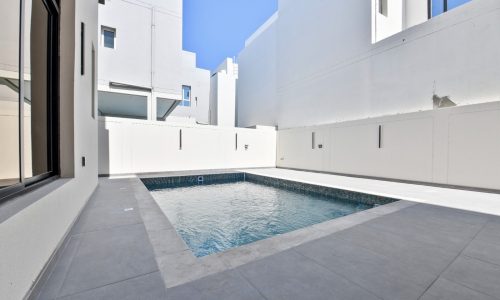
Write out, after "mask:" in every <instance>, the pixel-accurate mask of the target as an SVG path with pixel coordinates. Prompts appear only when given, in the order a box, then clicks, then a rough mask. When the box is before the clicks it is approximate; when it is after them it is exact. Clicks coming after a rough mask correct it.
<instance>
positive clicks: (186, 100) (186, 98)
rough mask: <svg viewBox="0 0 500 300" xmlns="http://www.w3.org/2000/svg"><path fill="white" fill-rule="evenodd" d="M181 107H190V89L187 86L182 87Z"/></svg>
mask: <svg viewBox="0 0 500 300" xmlns="http://www.w3.org/2000/svg"><path fill="white" fill-rule="evenodd" d="M181 106H188V107H189V106H191V87H190V86H187V85H183V86H182V102H181Z"/></svg>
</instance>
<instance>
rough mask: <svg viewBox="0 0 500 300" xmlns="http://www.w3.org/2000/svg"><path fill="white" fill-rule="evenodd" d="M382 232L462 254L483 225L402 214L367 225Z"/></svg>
mask: <svg viewBox="0 0 500 300" xmlns="http://www.w3.org/2000/svg"><path fill="white" fill-rule="evenodd" d="M365 225H366V226H370V227H373V228H375V229H377V230H380V231H386V232H391V233H394V234H398V235H400V236H402V237H404V238H408V239H411V240H414V241H416V242H419V243H424V244H428V245H431V246H435V247H441V248H444V249H446V250H449V251H453V252H457V253H458V252H460V251H462V250H463V249H464V248H465V246H467V245H468V244H469V243H470V241H472V239H473V238H474V236H475V235H476V234H477V233H478V232H479V231H480V230H481V229H482V227H483V226H484V225H482V224H475V225H470V224H461V225H460V224H450V223H449V222H446V221H445V220H442V221H437V220H436V219H432V218H426V217H425V216H418V215H412V214H408V213H406V214H403V213H400V212H397V213H394V214H391V215H388V216H385V217H382V218H378V219H375V220H372V221H370V222H367V223H365Z"/></svg>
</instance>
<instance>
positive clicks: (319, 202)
mask: <svg viewBox="0 0 500 300" xmlns="http://www.w3.org/2000/svg"><path fill="white" fill-rule="evenodd" d="M205 178H207V176H203V177H192V178H189V179H184V180H178V181H175V180H170V181H167V182H166V183H165V182H164V183H163V184H162V183H161V181H160V182H159V183H158V182H156V183H154V182H151V181H150V182H149V184H148V183H147V182H145V183H146V186H147V187H148V188H149V189H150V191H151V194H152V196H153V198H154V199H155V201H156V202H157V203H158V205H159V207H160V208H161V210H162V211H163V212H164V213H165V215H166V216H167V217H168V219H169V221H170V222H171V223H172V224H173V226H174V227H175V229H176V231H177V233H178V234H179V235H180V236H181V237H182V238H183V239H184V241H185V242H186V244H187V245H188V247H189V248H190V249H191V250H192V252H193V253H194V254H195V256H197V257H203V256H207V255H210V254H213V253H218V252H223V251H225V250H228V249H231V248H234V247H238V246H241V245H245V244H248V243H252V242H255V241H258V240H262V239H266V238H269V237H272V236H274V235H278V234H283V233H287V232H291V231H294V230H297V229H300V228H304V227H307V226H311V225H314V224H318V223H321V222H324V221H328V220H332V219H335V218H339V217H342V216H346V215H349V214H352V213H356V212H359V211H363V210H366V209H369V208H372V207H373V206H374V205H377V202H391V200H380V199H379V201H377V199H375V200H374V201H371V200H369V201H367V200H366V199H364V198H363V197H360V201H353V200H351V199H346V197H344V196H343V195H344V194H339V195H337V196H333V195H330V194H327V193H324V192H323V193H322V192H321V188H318V189H316V190H315V189H314V186H312V187H311V186H310V185H304V184H300V183H296V184H295V183H292V184H290V183H287V182H283V181H278V180H276V181H275V180H273V179H270V178H264V179H262V178H260V179H259V178H257V177H250V176H244V174H243V177H241V176H233V177H229V179H226V180H224V179H216V180H212V181H210V180H206V181H205V180H204V179H205ZM221 178H222V177H221ZM257 179H259V180H257ZM143 181H144V180H143ZM225 181H229V182H225ZM257 181H260V182H259V183H257ZM221 182H222V183H221ZM270 182H271V183H275V184H270ZM277 182H279V183H280V185H278V184H276V183H277ZM261 183H264V184H261ZM294 184H295V185H294ZM273 185H274V186H273ZM290 185H291V186H290ZM284 186H287V188H284ZM380 204H383V203H380Z"/></svg>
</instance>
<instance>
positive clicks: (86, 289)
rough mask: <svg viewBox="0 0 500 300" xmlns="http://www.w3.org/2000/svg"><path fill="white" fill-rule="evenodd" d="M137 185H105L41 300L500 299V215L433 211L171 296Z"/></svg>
mask: <svg viewBox="0 0 500 300" xmlns="http://www.w3.org/2000/svg"><path fill="white" fill-rule="evenodd" d="M138 181H139V180H138V179H137V178H130V179H116V180H111V179H105V178H102V179H100V185H99V187H98V189H97V190H96V192H95V194H94V196H93V197H92V199H91V200H90V201H89V203H88V205H87V207H86V208H85V209H84V211H83V212H82V214H81V216H80V218H79V220H78V221H77V222H76V224H75V226H74V227H73V229H72V230H71V232H70V234H69V236H68V238H67V239H66V241H65V242H64V244H63V245H62V247H61V250H60V251H59V252H58V254H57V255H56V257H55V258H54V260H53V261H52V263H51V264H50V265H49V267H48V269H47V272H46V273H45V275H44V276H43V278H42V280H41V281H40V283H39V284H38V285H37V288H36V289H35V291H34V293H33V294H32V298H33V299H59V298H61V299H453V300H455V299H500V217H495V216H489V215H484V214H479V213H472V212H466V211H459V210H454V209H450V208H443V207H437V206H431V205H426V204H415V205H408V206H407V207H405V208H402V209H400V210H397V211H395V212H393V213H390V214H386V215H381V216H378V217H376V218H372V219H369V220H367V221H366V222H364V223H362V224H359V225H355V226H353V227H350V228H347V229H345V230H342V231H338V232H336V233H333V234H330V235H327V236H324V237H320V238H318V239H315V240H312V241H309V242H306V243H303V244H301V245H299V246H296V247H292V248H290V249H288V250H285V251H281V252H278V253H276V254H274V255H271V256H268V257H265V258H262V259H258V260H255V261H251V262H249V263H246V264H243V265H241V266H237V267H235V268H231V269H227V270H226V271H222V272H218V273H215V274H213V275H209V276H206V277H203V278H201V279H198V280H195V281H191V282H188V283H185V284H182V285H178V286H175V287H171V288H168V289H167V288H166V285H165V277H168V276H175V274H174V273H175V272H176V270H168V269H167V270H164V269H162V268H161V267H159V265H160V264H159V261H160V260H159V255H161V253H158V251H156V250H157V249H155V247H154V244H155V243H156V242H155V241H153V242H152V241H151V240H150V238H149V237H150V236H151V235H150V234H148V232H149V231H150V228H149V229H148V228H147V227H148V226H150V224H151V222H150V221H151V220H145V219H146V218H149V216H151V213H155V214H156V215H157V216H160V215H161V216H162V214H161V211H160V209H159V208H158V207H157V206H155V205H152V204H147V205H145V204H144V203H143V201H144V199H142V198H141V197H138V196H137V193H134V191H133V189H134V185H137V184H139V182H138ZM144 210H147V211H148V213H147V214H144V213H143V212H144ZM141 212H142V213H141ZM148 224H149V225H148ZM162 226H163V225H162V224H160V223H159V224H158V230H163V229H165V228H162ZM160 270H161V271H160ZM169 274H170V275H169Z"/></svg>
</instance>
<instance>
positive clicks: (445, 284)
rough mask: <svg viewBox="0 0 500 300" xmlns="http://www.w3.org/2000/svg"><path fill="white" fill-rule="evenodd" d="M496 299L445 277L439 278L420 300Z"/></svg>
mask: <svg viewBox="0 0 500 300" xmlns="http://www.w3.org/2000/svg"><path fill="white" fill-rule="evenodd" d="M472 299H474V300H495V299H496V298H493V297H491V296H488V295H485V294H482V293H479V292H477V291H474V290H471V289H469V288H467V287H465V286H463V285H460V284H457V283H454V282H452V281H449V280H446V279H444V278H440V279H438V280H437V281H436V282H435V283H434V284H433V285H432V287H431V288H430V289H429V290H428V291H427V292H426V293H425V294H424V295H423V296H422V297H421V298H420V300H472Z"/></svg>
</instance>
